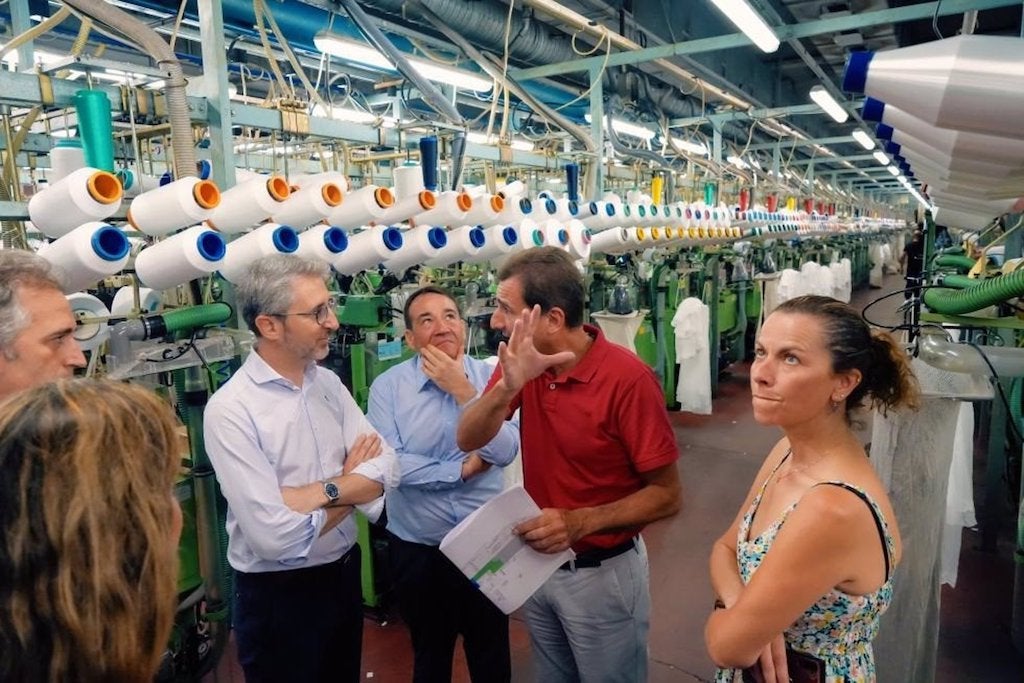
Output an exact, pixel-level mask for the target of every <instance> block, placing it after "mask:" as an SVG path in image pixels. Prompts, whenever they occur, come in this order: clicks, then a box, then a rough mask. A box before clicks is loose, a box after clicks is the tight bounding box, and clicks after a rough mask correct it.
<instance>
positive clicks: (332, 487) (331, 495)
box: [323, 479, 341, 505]
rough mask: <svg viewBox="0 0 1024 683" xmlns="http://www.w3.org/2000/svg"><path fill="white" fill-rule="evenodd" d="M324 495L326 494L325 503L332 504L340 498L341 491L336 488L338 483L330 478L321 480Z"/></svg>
mask: <svg viewBox="0 0 1024 683" xmlns="http://www.w3.org/2000/svg"><path fill="white" fill-rule="evenodd" d="M323 485H324V495H325V496H327V504H328V505H334V504H335V503H337V502H338V500H340V499H341V491H339V490H338V485H337V484H335V483H334V482H333V481H331V480H330V479H326V480H324V481H323Z"/></svg>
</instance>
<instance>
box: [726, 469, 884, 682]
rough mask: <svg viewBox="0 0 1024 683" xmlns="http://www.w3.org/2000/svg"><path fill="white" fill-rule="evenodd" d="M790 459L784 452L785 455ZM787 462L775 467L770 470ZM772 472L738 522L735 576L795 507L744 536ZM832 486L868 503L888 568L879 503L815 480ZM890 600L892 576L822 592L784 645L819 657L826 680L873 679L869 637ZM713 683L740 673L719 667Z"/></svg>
mask: <svg viewBox="0 0 1024 683" xmlns="http://www.w3.org/2000/svg"><path fill="white" fill-rule="evenodd" d="M786 457H787V458H788V457H789V456H788V455H787V456H786ZM785 461H786V458H783V459H782V461H780V462H779V464H778V465H776V467H775V470H778V468H779V466H781V465H782V463H783V462H785ZM774 474H775V471H774V470H773V471H772V473H771V474H770V475H769V476H768V478H767V479H765V482H764V483H763V484H762V485H761V490H760V491H759V492H758V494H757V496H756V497H755V498H754V500H753V502H751V504H750V509H749V510H748V511H747V513H746V514H745V515H744V516H743V521H742V523H741V524H740V528H739V535H738V538H737V545H736V560H737V564H738V565H739V571H740V578H741V579H742V580H743V583H744V584H746V583H749V581H750V577H751V576H753V575H754V572H755V571H757V568H758V567H759V566H760V565H761V561H762V560H763V559H764V556H765V554H766V553H767V552H768V549H769V548H771V545H772V541H774V540H775V536H776V534H778V533H779V529H781V528H782V525H783V524H785V522H786V517H787V516H789V513H790V512H792V511H793V509H794V508H795V507H796V506H797V504H798V503H799V501H797V503H793V505H791V506H789V508H787V509H786V510H785V512H783V513H782V516H781V517H779V519H777V520H775V521H774V522H773V523H772V524H771V525H770V526H768V528H766V529H765V530H764V531H763V532H762V533H761V535H760V536H757V537H756V538H753V539H751V538H749V536H750V525H751V522H752V521H753V519H754V514H755V513H756V512H757V508H758V506H759V505H760V504H761V497H762V496H763V495H764V491H765V489H766V488H767V486H768V482H769V481H771V479H772V476H774ZM822 484H832V485H837V486H842V487H844V488H847V489H850V490H853V491H855V492H859V494H860V495H861V497H862V498H864V499H866V501H867V502H868V504H869V506H870V508H871V512H872V514H873V515H874V516H875V519H876V520H877V521H878V522H879V524H880V525H881V528H882V533H883V535H884V537H885V551H886V553H887V557H888V558H889V562H888V565H887V566H892V557H893V552H894V549H893V539H892V535H891V534H890V533H889V527H888V525H887V524H886V521H885V517H883V516H882V512H881V510H879V508H878V505H877V504H876V503H875V502H874V501H873V500H872V499H871V497H870V496H868V495H867V494H866V493H864V491H862V490H861V489H859V488H858V487H855V486H851V485H850V484H847V483H845V482H838V481H829V482H822V483H821V484H816V485H817V486H820V485H822ZM891 601H892V574H891V572H890V575H889V576H887V577H886V581H885V583H884V584H882V585H881V586H880V587H879V588H878V590H876V591H874V592H873V593H867V594H865V595H849V594H847V593H843V592H842V591H839V590H836V589H835V588H833V589H832V590H831V591H829V592H828V593H826V594H825V595H823V596H821V598H819V599H818V601H817V602H816V603H814V604H813V605H811V607H810V608H809V609H808V610H807V611H806V612H804V613H803V614H802V615H801V616H800V618H798V619H797V620H796V621H795V622H794V623H793V625H792V626H790V627H789V628H788V629H786V632H785V637H786V643H787V644H788V645H789V646H790V647H791V648H793V649H794V650H797V651H798V652H805V653H807V654H810V655H814V656H815V657H818V658H819V659H821V660H822V661H824V662H825V680H826V681H827V683H847V682H848V681H858V682H859V681H874V680H875V659H874V655H873V654H872V650H871V641H872V639H873V638H874V637H875V635H876V634H877V633H878V619H879V617H880V616H881V615H882V613H883V612H885V610H886V608H888V607H889V603H890V602H891ZM715 680H716V681H717V682H718V683H741V682H742V680H743V676H742V672H741V670H739V669H719V670H718V674H717V676H716V678H715Z"/></svg>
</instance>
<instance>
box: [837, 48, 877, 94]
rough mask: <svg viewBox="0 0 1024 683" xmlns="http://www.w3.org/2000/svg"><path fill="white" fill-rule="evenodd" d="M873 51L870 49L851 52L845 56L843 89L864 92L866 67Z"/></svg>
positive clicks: (869, 62)
mask: <svg viewBox="0 0 1024 683" xmlns="http://www.w3.org/2000/svg"><path fill="white" fill-rule="evenodd" d="M874 57H875V53H874V52H870V51H862V52H851V53H850V56H849V57H847V58H846V69H845V70H844V71H843V90H845V91H846V92H852V93H862V92H864V86H866V85H867V81H868V68H869V67H870V65H871V60H872V59H874Z"/></svg>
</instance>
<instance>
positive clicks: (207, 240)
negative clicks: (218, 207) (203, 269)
mask: <svg viewBox="0 0 1024 683" xmlns="http://www.w3.org/2000/svg"><path fill="white" fill-rule="evenodd" d="M196 249H197V250H198V251H199V255H200V256H202V257H203V258H204V259H206V260H207V261H220V260H221V259H222V258H224V255H225V254H226V253H227V251H228V248H227V244H225V242H224V238H223V237H221V236H220V233H216V232H214V231H213V230H204V231H203V232H202V233H201V234H200V235H199V238H198V239H197V240H196Z"/></svg>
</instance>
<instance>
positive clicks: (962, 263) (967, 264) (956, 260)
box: [935, 254, 976, 272]
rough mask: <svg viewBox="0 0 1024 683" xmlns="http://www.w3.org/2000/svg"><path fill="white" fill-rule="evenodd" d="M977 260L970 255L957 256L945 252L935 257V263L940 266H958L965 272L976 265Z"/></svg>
mask: <svg viewBox="0 0 1024 683" xmlns="http://www.w3.org/2000/svg"><path fill="white" fill-rule="evenodd" d="M975 263H976V261H975V260H974V259H972V258H971V257H970V256H957V255H956V254H943V255H941V256H939V257H938V258H936V259H935V265H937V266H939V267H940V268H958V269H960V270H962V271H964V272H966V271H969V270H970V269H971V268H973V267H974V264H975Z"/></svg>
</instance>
